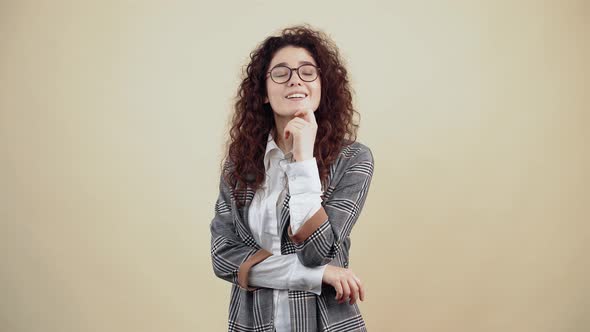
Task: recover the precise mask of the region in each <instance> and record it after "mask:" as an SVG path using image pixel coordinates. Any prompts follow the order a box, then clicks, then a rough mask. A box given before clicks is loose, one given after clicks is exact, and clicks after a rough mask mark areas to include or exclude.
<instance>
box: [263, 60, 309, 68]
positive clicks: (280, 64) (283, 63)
mask: <svg viewBox="0 0 590 332" xmlns="http://www.w3.org/2000/svg"><path fill="white" fill-rule="evenodd" d="M299 65H314V66H315V65H316V64H314V63H313V62H310V61H299ZM276 66H287V67H289V64H288V63H286V62H281V63H277V64H276V65H274V66H273V67H276Z"/></svg>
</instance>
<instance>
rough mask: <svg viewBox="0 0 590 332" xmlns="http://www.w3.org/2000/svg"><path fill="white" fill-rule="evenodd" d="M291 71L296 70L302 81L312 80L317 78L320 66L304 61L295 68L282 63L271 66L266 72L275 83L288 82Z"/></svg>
mask: <svg viewBox="0 0 590 332" xmlns="http://www.w3.org/2000/svg"><path fill="white" fill-rule="evenodd" d="M293 71H296V72H297V75H298V76H299V78H300V79H301V80H302V81H303V82H313V81H315V80H316V79H317V78H318V73H319V72H320V67H316V66H314V65H312V64H309V63H306V64H303V65H301V66H299V67H297V68H289V67H287V66H284V65H278V66H275V67H273V68H272V69H271V70H270V71H269V72H268V74H270V78H271V79H272V80H273V82H275V83H277V84H283V83H285V82H288V81H289V80H290V79H291V75H293Z"/></svg>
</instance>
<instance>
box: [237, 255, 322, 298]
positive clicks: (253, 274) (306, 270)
mask: <svg viewBox="0 0 590 332" xmlns="http://www.w3.org/2000/svg"><path fill="white" fill-rule="evenodd" d="M325 268H326V266H318V267H306V266H303V264H301V262H300V261H299V259H298V258H297V255H296V254H289V255H273V256H270V257H268V258H267V259H265V260H264V261H262V262H260V263H259V264H256V265H255V266H253V267H252V268H251V269H250V274H249V279H248V280H249V285H251V286H254V287H265V288H272V289H283V290H298V291H307V292H312V293H315V294H317V295H320V294H321V291H322V278H323V275H324V270H325Z"/></svg>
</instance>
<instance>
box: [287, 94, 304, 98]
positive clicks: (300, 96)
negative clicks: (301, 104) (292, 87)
mask: <svg viewBox="0 0 590 332" xmlns="http://www.w3.org/2000/svg"><path fill="white" fill-rule="evenodd" d="M287 98H288V99H291V98H305V94H303V93H294V94H292V95H288V96H287Z"/></svg>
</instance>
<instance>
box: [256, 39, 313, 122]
mask: <svg viewBox="0 0 590 332" xmlns="http://www.w3.org/2000/svg"><path fill="white" fill-rule="evenodd" d="M306 63H311V64H313V65H315V66H317V63H316V62H315V60H314V59H313V57H312V56H311V55H310V54H309V52H308V51H307V50H306V49H304V48H301V47H294V46H285V47H283V48H281V49H280V50H278V51H277V53H276V54H275V56H274V57H273V58H272V60H271V62H270V66H269V70H268V71H270V70H271V69H272V68H274V67H275V66H277V65H279V64H282V65H285V66H287V67H289V68H297V67H299V66H301V65H303V64H306ZM304 68H305V67H303V68H302V72H301V73H300V74H301V76H302V77H303V78H306V77H309V76H306V75H309V71H307V72H303V70H304ZM287 74H288V72H287ZM266 77H267V78H266V93H267V97H266V98H265V101H264V102H265V103H268V102H270V106H271V108H272V109H273V111H274V113H275V115H278V116H283V117H293V114H295V113H296V112H297V111H299V110H303V109H309V108H311V109H313V111H314V112H315V111H316V110H317V109H318V107H319V105H320V97H321V95H322V89H321V88H322V85H321V78H320V77H319V73H318V77H317V79H315V80H314V81H313V82H306V81H303V80H302V79H301V77H299V75H297V71H293V73H292V74H291V78H290V79H289V80H288V81H287V82H285V83H281V84H279V83H276V82H274V81H273V80H272V79H271V77H270V74H267V75H266ZM287 77H288V76H287ZM306 80H309V79H306ZM295 93H300V94H303V95H304V97H302V98H301V97H298V98H290V97H293V94H295Z"/></svg>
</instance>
